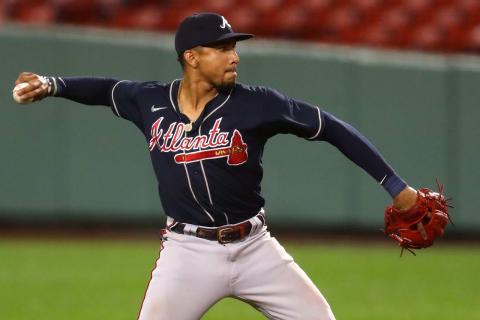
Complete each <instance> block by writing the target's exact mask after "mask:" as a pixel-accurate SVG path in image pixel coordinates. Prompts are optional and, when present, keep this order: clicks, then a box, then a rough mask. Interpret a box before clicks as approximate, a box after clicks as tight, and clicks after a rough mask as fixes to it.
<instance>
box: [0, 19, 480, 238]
mask: <svg viewBox="0 0 480 320" xmlns="http://www.w3.org/2000/svg"><path fill="white" fill-rule="evenodd" d="M172 48H173V38H172V37H171V36H169V35H152V34H137V33H119V32H106V31H98V30H84V29H82V30H78V29H28V28H24V27H19V26H11V25H8V26H3V27H0V61H1V62H0V65H1V75H0V88H1V89H0V105H1V107H0V116H1V126H0V145H1V149H0V155H1V157H0V159H1V160H0V161H1V165H0V180H1V184H0V221H16V222H22V221H24V222H34V223H35V222H42V221H59V222H65V221H67V222H68V221H72V222H75V221H93V222H95V221H111V222H126V223H158V224H159V225H161V223H162V221H163V219H164V215H163V213H162V209H161V205H160V202H159V199H158V196H157V192H156V185H155V180H154V174H153V169H152V167H151V164H150V159H149V155H148V149H147V146H146V143H145V140H144V138H143V136H142V135H141V133H140V132H139V131H138V129H136V127H135V126H134V125H132V124H131V123H129V122H127V121H125V120H122V119H118V118H116V117H115V116H113V114H112V113H111V111H110V110H109V109H108V108H104V107H95V106H82V105H79V104H75V103H73V102H71V101H68V100H65V99H62V98H48V99H46V100H44V101H42V102H40V103H37V104H33V105H25V106H21V105H17V104H15V103H14V102H13V100H12V98H11V91H12V88H13V82H14V80H15V79H16V77H17V75H18V73H19V72H20V71H31V72H35V73H38V74H43V75H60V76H71V75H94V76H109V77H117V78H120V79H132V80H145V81H146V80H159V81H170V80H171V79H173V78H179V77H181V70H180V68H179V66H178V64H177V62H176V61H175V58H176V57H175V54H174V51H173V50H172ZM238 51H239V54H240V59H241V61H240V64H239V81H241V82H244V83H248V84H262V85H266V86H271V87H275V88H277V89H278V90H280V91H282V92H284V93H286V94H288V95H290V96H293V97H296V98H299V99H302V100H306V101H308V102H311V103H313V104H317V105H319V106H320V107H322V108H324V109H325V110H327V111H329V112H330V113H333V114H334V115H336V116H338V117H340V118H342V119H344V120H346V121H348V122H350V123H351V124H352V125H354V126H355V127H356V128H358V129H359V130H360V131H361V132H363V133H364V134H365V135H366V136H367V137H368V138H369V139H370V140H371V141H372V142H373V143H374V144H375V145H376V146H377V147H378V149H379V150H380V151H381V152H382V154H383V155H384V156H385V158H386V159H387V160H388V161H389V162H390V163H391V165H392V166H393V167H394V168H395V169H396V171H397V172H398V173H399V174H400V175H401V176H402V177H403V178H404V179H405V180H406V181H407V182H408V183H409V184H410V185H412V186H414V187H431V188H433V187H434V186H435V178H437V177H438V179H439V181H441V182H443V183H445V184H446V185H447V188H446V190H447V193H448V195H451V196H453V197H454V205H455V209H453V210H452V215H453V220H454V221H455V222H456V226H455V227H454V229H453V228H452V229H453V230H456V231H457V232H476V231H479V230H480V214H479V213H478V210H477V208H478V207H479V200H478V199H479V193H480V187H479V183H478V182H479V181H480V169H479V167H478V162H479V159H480V147H479V145H480V142H479V139H480V129H479V126H478V119H479V118H480V108H479V101H480V89H479V84H480V59H478V58H474V57H463V56H448V57H447V56H438V55H423V54H412V53H410V54H407V53H403V54H402V53H396V52H376V51H368V50H361V49H355V50H353V49H348V48H332V47H325V46H313V45H310V46H309V45H299V44H296V43H287V42H281V43H273V42H262V41H250V42H245V43H240V44H239V45H238ZM264 168H265V178H264V183H263V194H264V196H265V197H266V200H267V204H266V210H267V214H268V219H269V221H270V223H271V224H276V225H281V226H286V227H288V226H295V227H301V226H302V227H320V228H329V227H335V228H345V229H347V228H351V227H358V228H366V229H372V230H373V229H378V228H380V227H381V226H382V223H383V210H384V207H385V206H386V205H387V204H389V203H390V201H391V200H390V198H389V196H388V194H387V193H386V192H385V191H384V190H383V189H382V188H381V187H380V186H379V185H378V184H377V183H376V182H375V181H374V180H373V179H372V178H370V177H369V176H368V175H367V174H366V173H364V172H363V171H362V170H361V169H359V168H357V167H356V166H355V165H353V164H352V163H350V162H349V161H348V160H347V159H346V158H345V157H344V156H343V155H342V154H341V153H340V152H339V151H338V150H336V149H335V148H334V147H332V146H331V145H329V144H327V143H322V142H307V141H304V140H301V139H299V138H297V137H293V136H284V135H282V136H276V137H274V138H273V139H272V140H271V141H269V142H268V144H267V146H266V150H265V156H264Z"/></svg>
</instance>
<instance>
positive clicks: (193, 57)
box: [183, 50, 198, 68]
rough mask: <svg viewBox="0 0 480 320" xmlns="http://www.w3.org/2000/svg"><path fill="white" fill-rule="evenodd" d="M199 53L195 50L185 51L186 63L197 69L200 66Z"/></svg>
mask: <svg viewBox="0 0 480 320" xmlns="http://www.w3.org/2000/svg"><path fill="white" fill-rule="evenodd" d="M197 56H198V53H197V52H196V51H195V50H185V52H184V53H183V59H184V60H185V62H186V63H187V64H188V65H189V66H191V67H192V68H197V66H198V57H197Z"/></svg>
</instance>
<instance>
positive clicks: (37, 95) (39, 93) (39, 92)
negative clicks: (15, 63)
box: [19, 88, 45, 101]
mask: <svg viewBox="0 0 480 320" xmlns="http://www.w3.org/2000/svg"><path fill="white" fill-rule="evenodd" d="M19 91H20V90H19ZM44 95H45V89H44V88H36V89H35V90H32V91H29V92H26V93H24V94H23V95H21V97H22V99H23V100H29V99H30V98H33V101H36V100H39V99H41V98H42V97H43V96H44ZM19 96H20V94H19Z"/></svg>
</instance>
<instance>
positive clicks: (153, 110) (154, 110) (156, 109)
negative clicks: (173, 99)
mask: <svg viewBox="0 0 480 320" xmlns="http://www.w3.org/2000/svg"><path fill="white" fill-rule="evenodd" d="M162 109H167V107H158V108H155V105H153V106H152V108H151V109H150V110H152V112H156V111H158V110H162Z"/></svg>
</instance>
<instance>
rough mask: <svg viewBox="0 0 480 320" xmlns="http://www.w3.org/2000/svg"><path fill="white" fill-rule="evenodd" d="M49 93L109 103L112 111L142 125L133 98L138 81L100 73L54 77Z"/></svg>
mask: <svg viewBox="0 0 480 320" xmlns="http://www.w3.org/2000/svg"><path fill="white" fill-rule="evenodd" d="M53 79H54V85H55V88H54V90H53V95H54V96H56V97H63V98H67V99H69V100H72V101H75V102H78V103H82V104H87V105H103V106H109V107H110V108H111V109H112V111H113V113H114V114H115V115H116V116H118V117H121V118H124V119H127V120H130V121H132V122H133V123H134V124H135V125H136V126H137V127H138V128H139V129H140V130H142V128H143V121H142V116H141V113H140V111H139V109H138V105H137V101H136V93H137V91H138V87H139V83H138V82H134V81H127V80H122V81H119V80H117V79H112V78H100V77H66V78H62V77H55V78H53Z"/></svg>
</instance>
